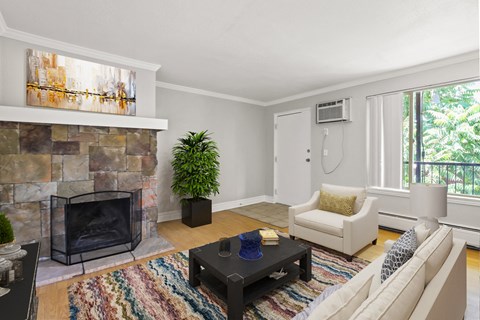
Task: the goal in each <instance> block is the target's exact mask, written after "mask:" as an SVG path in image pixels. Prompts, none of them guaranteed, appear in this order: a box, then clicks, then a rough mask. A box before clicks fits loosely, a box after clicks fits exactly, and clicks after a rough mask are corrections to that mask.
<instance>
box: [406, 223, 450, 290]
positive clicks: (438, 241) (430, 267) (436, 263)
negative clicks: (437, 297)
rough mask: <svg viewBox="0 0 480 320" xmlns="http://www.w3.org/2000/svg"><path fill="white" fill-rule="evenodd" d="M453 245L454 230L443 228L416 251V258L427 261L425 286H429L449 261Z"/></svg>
mask: <svg viewBox="0 0 480 320" xmlns="http://www.w3.org/2000/svg"><path fill="white" fill-rule="evenodd" d="M452 245H453V231H452V228H450V227H447V226H442V227H440V228H439V229H437V230H436V231H435V232H434V233H433V234H432V235H431V236H430V237H428V238H427V239H426V240H425V241H424V242H423V243H422V244H421V245H420V246H419V247H418V249H417V250H416V251H415V254H414V255H415V256H417V257H419V258H421V259H423V260H424V261H425V271H426V276H425V285H427V284H428V283H429V282H430V281H431V280H432V279H433V277H435V275H436V274H437V272H438V270H440V268H441V267H442V265H443V263H444V262H445V259H447V257H448V255H449V254H450V251H451V250H452Z"/></svg>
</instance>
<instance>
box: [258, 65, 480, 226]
mask: <svg viewBox="0 0 480 320" xmlns="http://www.w3.org/2000/svg"><path fill="white" fill-rule="evenodd" d="M478 76H479V63H478V59H474V60H469V61H465V62H461V63H456V64H453V65H449V66H444V67H437V68H434V69H431V70H426V71H421V72H416V73H412V74H408V75H404V76H399V77H396V78H392V79H387V80H382V81H377V82H373V83H368V84H363V85H358V86H355V87H350V88H346V89H341V90H337V91H332V92H328V93H325V94H320V95H317V96H313V97H308V98H303V99H299V100H296V101H292V102H285V103H281V104H277V105H274V106H270V107H268V108H267V114H266V122H265V126H266V127H267V128H272V129H271V130H267V131H266V132H267V144H266V147H267V155H266V161H267V162H266V164H265V167H266V191H267V195H272V194H273V192H272V191H273V178H274V177H273V160H272V159H273V114H274V113H276V112H281V111H287V110H292V109H298V108H306V107H309V108H311V111H312V119H315V116H314V107H315V104H317V103H319V102H324V101H329V100H335V99H339V98H345V97H352V110H351V111H352V122H351V123H346V124H339V123H330V124H322V125H319V124H315V123H313V121H312V124H311V125H312V157H311V159H312V186H311V187H312V190H318V189H319V188H320V185H321V184H322V183H333V184H341V185H350V186H362V185H366V183H367V179H366V116H365V113H366V97H367V96H369V95H376V94H381V93H385V92H391V91H400V90H405V89H410V88H415V87H421V86H427V85H432V84H438V83H443V82H448V81H454V80H458V79H465V78H471V77H478ZM342 126H343V128H344V130H345V141H344V158H343V162H342V164H341V165H340V167H339V168H338V169H337V170H336V171H335V172H334V173H332V174H330V175H326V174H324V173H323V171H322V168H321V164H320V159H321V158H320V157H321V142H322V137H323V128H329V136H328V138H327V146H326V148H328V149H329V155H328V157H326V161H325V165H326V167H327V169H330V168H332V167H333V166H334V165H335V164H336V163H337V161H338V160H339V159H340V155H341V143H340V141H341V137H342ZM375 196H378V197H379V198H381V202H380V203H381V211H385V212H392V213H402V214H406V215H410V213H409V198H408V196H407V197H405V195H404V196H403V197H402V196H396V195H385V194H376V195H375ZM479 205H480V201H476V202H471V203H469V204H462V203H460V204H459V203H451V202H450V203H449V208H448V209H449V210H448V217H447V218H445V219H443V221H445V222H450V223H456V224H460V225H466V226H473V227H476V228H479V229H480V207H479Z"/></svg>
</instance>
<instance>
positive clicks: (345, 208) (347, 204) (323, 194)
mask: <svg viewBox="0 0 480 320" xmlns="http://www.w3.org/2000/svg"><path fill="white" fill-rule="evenodd" d="M356 199H357V196H342V195H336V194H333V193H330V192H327V191H323V190H320V203H319V206H318V208H319V209H320V210H323V211H329V212H335V213H340V214H343V215H344V216H351V215H353V214H354V212H353V206H354V205H355V200H356Z"/></svg>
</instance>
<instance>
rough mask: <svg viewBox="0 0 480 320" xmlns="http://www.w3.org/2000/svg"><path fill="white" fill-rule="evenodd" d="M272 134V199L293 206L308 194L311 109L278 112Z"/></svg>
mask: <svg viewBox="0 0 480 320" xmlns="http://www.w3.org/2000/svg"><path fill="white" fill-rule="evenodd" d="M274 117H275V119H274V121H275V134H274V140H275V141H274V149H275V150H274V153H275V158H274V161H275V162H274V188H275V190H274V200H275V202H278V203H283V204H287V205H296V204H300V203H304V202H307V201H308V200H309V199H310V197H311V196H312V195H311V187H310V181H311V175H310V164H311V162H310V161H311V150H310V149H311V146H310V139H311V138H310V130H311V123H310V121H311V111H310V110H309V109H303V110H294V111H291V112H284V113H277V114H275V115H274Z"/></svg>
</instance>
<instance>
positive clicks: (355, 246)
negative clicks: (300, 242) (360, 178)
mask: <svg viewBox="0 0 480 320" xmlns="http://www.w3.org/2000/svg"><path fill="white" fill-rule="evenodd" d="M322 189H324V190H326V191H327V192H329V193H337V194H339V195H357V200H356V202H355V208H354V213H355V214H354V215H352V216H345V215H341V214H338V213H334V212H329V211H323V210H319V202H320V191H317V192H315V193H314V194H313V196H312V198H311V199H310V200H309V201H308V202H307V203H304V204H300V205H296V206H292V207H290V208H289V209H288V233H289V234H290V238H292V239H294V238H295V237H298V238H301V239H305V240H308V241H310V242H313V243H317V244H319V245H321V246H324V247H327V248H330V249H334V250H337V251H340V252H342V253H344V254H346V255H347V260H348V261H352V255H353V254H355V253H356V252H357V251H359V250H360V249H362V248H363V247H365V246H366V245H368V244H369V243H372V244H374V245H375V244H376V242H377V235H378V208H377V203H376V202H377V201H376V200H377V199H376V198H373V197H366V192H365V189H364V188H352V187H341V186H334V185H327V184H323V185H322Z"/></svg>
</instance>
